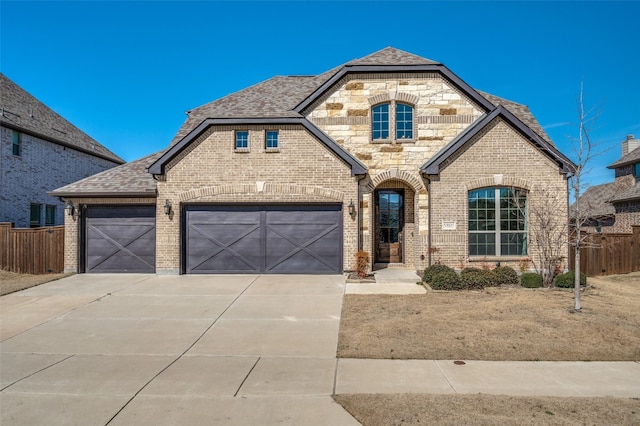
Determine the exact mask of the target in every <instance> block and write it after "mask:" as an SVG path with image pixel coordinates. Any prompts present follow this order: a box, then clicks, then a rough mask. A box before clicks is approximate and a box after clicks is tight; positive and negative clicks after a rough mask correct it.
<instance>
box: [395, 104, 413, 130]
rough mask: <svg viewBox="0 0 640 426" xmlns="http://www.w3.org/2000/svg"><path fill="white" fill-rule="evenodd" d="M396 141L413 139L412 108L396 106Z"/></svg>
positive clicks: (401, 105) (405, 105)
mask: <svg viewBox="0 0 640 426" xmlns="http://www.w3.org/2000/svg"><path fill="white" fill-rule="evenodd" d="M396 139H413V107H412V106H411V105H407V104H401V103H398V104H396Z"/></svg>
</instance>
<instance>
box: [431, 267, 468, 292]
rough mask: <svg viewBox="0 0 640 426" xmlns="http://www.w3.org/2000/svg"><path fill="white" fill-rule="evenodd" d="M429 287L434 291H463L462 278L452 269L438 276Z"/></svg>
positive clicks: (432, 279)
mask: <svg viewBox="0 0 640 426" xmlns="http://www.w3.org/2000/svg"><path fill="white" fill-rule="evenodd" d="M429 285H430V286H431V288H432V289H434V290H462V287H461V283H460V277H458V274H456V271H454V270H453V269H451V268H449V270H443V271H441V272H440V273H438V274H436V275H435V276H434V277H433V278H431V281H429Z"/></svg>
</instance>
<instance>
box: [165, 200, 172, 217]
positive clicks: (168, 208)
mask: <svg viewBox="0 0 640 426" xmlns="http://www.w3.org/2000/svg"><path fill="white" fill-rule="evenodd" d="M164 214H166V215H167V216H169V215H170V214H171V201H169V199H167V200H166V201H165V203H164Z"/></svg>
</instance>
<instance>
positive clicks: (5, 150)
mask: <svg viewBox="0 0 640 426" xmlns="http://www.w3.org/2000/svg"><path fill="white" fill-rule="evenodd" d="M20 135H21V141H22V152H21V155H20V156H14V155H13V151H12V144H13V130H12V129H9V128H7V127H0V222H12V223H13V224H14V226H15V227H18V228H25V227H29V219H30V205H31V203H35V204H40V205H41V206H42V209H41V218H40V223H41V224H42V225H44V224H45V206H46V205H53V206H56V217H55V223H54V224H55V225H61V224H62V223H63V222H64V219H63V215H64V203H62V201H60V200H59V199H58V197H52V196H49V195H47V192H49V191H52V190H54V189H56V188H59V187H61V186H64V185H66V184H69V183H71V182H75V181H77V180H80V179H83V178H85V177H87V176H91V175H93V174H96V173H98V172H101V171H103V170H106V169H109V168H111V167H114V166H116V165H117V163H114V162H112V161H108V160H105V159H102V158H98V157H94V156H92V155H90V154H86V153H84V152H80V151H77V150H74V149H72V148H68V147H63V146H61V145H58V144H55V143H53V142H50V141H47V140H44V139H40V138H37V137H34V136H31V135H28V134H25V133H20Z"/></svg>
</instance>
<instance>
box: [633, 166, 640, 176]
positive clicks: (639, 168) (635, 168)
mask: <svg viewBox="0 0 640 426" xmlns="http://www.w3.org/2000/svg"><path fill="white" fill-rule="evenodd" d="M633 175H634V176H635V177H636V180H640V163H638V164H636V165H635V166H633Z"/></svg>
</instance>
